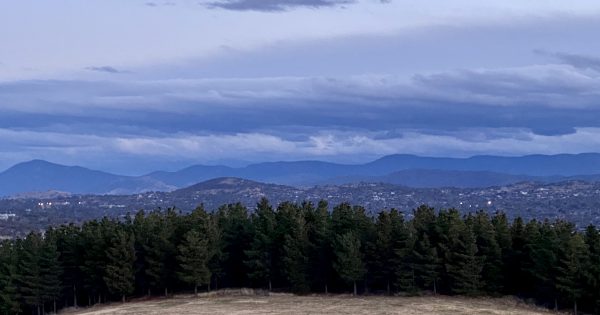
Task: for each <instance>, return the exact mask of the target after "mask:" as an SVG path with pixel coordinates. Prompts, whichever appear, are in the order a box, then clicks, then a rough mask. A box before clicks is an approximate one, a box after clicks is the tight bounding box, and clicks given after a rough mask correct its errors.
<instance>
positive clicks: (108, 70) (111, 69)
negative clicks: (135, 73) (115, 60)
mask: <svg viewBox="0 0 600 315" xmlns="http://www.w3.org/2000/svg"><path fill="white" fill-rule="evenodd" d="M85 69H86V70H90V71H97V72H105V73H113V74H117V73H128V72H127V71H122V70H119V69H116V68H114V67H111V66H99V67H96V66H94V67H87V68H85Z"/></svg>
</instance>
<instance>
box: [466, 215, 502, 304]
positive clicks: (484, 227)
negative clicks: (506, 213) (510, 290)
mask: <svg viewBox="0 0 600 315" xmlns="http://www.w3.org/2000/svg"><path fill="white" fill-rule="evenodd" d="M471 225H472V229H473V233H474V235H475V243H476V244H477V256H478V257H480V258H481V260H482V261H483V270H482V277H481V281H482V282H483V283H484V286H485V290H486V291H487V293H488V294H500V292H501V291H502V290H503V288H502V283H503V282H504V280H503V275H502V267H501V266H502V251H501V249H500V246H499V245H498V242H497V241H496V233H495V230H494V226H493V225H492V222H491V220H490V218H489V216H488V214H487V213H486V212H484V211H478V212H477V213H476V214H475V216H473V217H472V222H471Z"/></svg>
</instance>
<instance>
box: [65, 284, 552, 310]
mask: <svg viewBox="0 0 600 315" xmlns="http://www.w3.org/2000/svg"><path fill="white" fill-rule="evenodd" d="M228 291H230V290H228ZM61 314H74V315H75V314H87V315H99V314H165V315H170V314H173V315H175V314H206V315H208V314H211V315H212V314H248V315H252V314H398V315H409V314H410V315H434V314H454V315H474V314H488V315H509V314H510V315H515V314H519V315H538V314H556V313H553V312H550V311H547V310H545V309H541V308H537V307H533V306H529V305H525V304H524V303H522V302H520V301H519V300H517V299H512V298H496V299H492V298H465V297H442V296H438V297H432V296H425V297H384V296H365V297H363V296H360V297H351V296H346V295H329V296H319V295H316V296H315V295H312V296H295V295H290V294H272V295H271V296H256V295H238V296H232V295H216V294H211V295H210V297H207V296H206V295H205V296H201V297H199V298H195V297H190V296H178V297H175V298H170V299H155V300H149V301H137V302H129V303H125V304H115V305H109V306H101V307H92V308H90V309H81V310H69V311H64V312H61Z"/></svg>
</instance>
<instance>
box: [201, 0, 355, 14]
mask: <svg viewBox="0 0 600 315" xmlns="http://www.w3.org/2000/svg"><path fill="white" fill-rule="evenodd" d="M354 2H355V0H221V1H215V2H209V3H207V4H206V5H207V6H208V7H210V8H220V9H225V10H233V11H264V12H276V11H286V10H289V9H293V8H298V7H308V8H320V7H333V6H341V5H346V4H351V3H354Z"/></svg>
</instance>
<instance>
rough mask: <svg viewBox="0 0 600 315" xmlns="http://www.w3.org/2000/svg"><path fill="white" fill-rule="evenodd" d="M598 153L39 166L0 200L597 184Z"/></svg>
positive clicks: (12, 172)
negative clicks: (148, 168) (124, 170)
mask: <svg viewBox="0 0 600 315" xmlns="http://www.w3.org/2000/svg"><path fill="white" fill-rule="evenodd" d="M597 174H600V154H593V153H590V154H577V155H566V154H563V155H535V156H533V155H532V156H522V157H499V156H475V157H471V158H434V157H420V156H414V155H389V156H385V157H383V158H381V159H378V160H375V161H373V162H369V163H365V164H355V165H347V164H337V163H329V162H323V161H295V162H268V163H257V164H251V165H248V166H245V167H239V168H232V167H227V166H207V165H194V166H190V167H187V168H184V169H181V170H179V171H175V172H164V171H156V172H151V173H149V174H146V175H143V176H124V175H116V174H111V173H107V172H102V171H97V170H91V169H88V168H84V167H79V166H65V165H60V164H55V163H51V162H47V161H42V160H33V161H29V162H24V163H20V164H17V165H15V166H13V167H11V168H9V169H8V170H6V171H4V172H1V173H0V197H2V196H11V195H16V194H22V193H31V192H46V191H49V190H52V191H63V192H67V193H72V194H112V195H119V194H135V193H141V192H148V191H172V190H174V189H177V188H183V187H187V186H190V185H194V184H196V183H199V182H203V181H207V180H211V179H214V178H220V177H237V178H243V179H246V180H251V181H259V182H264V183H273V184H279V185H290V186H297V187H307V186H313V185H328V184H347V183H359V182H370V183H388V184H396V185H403V186H408V187H422V188H441V187H461V188H475V187H477V188H482V187H491V186H502V185H510V184H515V183H519V182H523V181H535V182H542V183H553V182H560V181H565V180H586V181H598V180H599V179H600V175H597Z"/></svg>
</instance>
